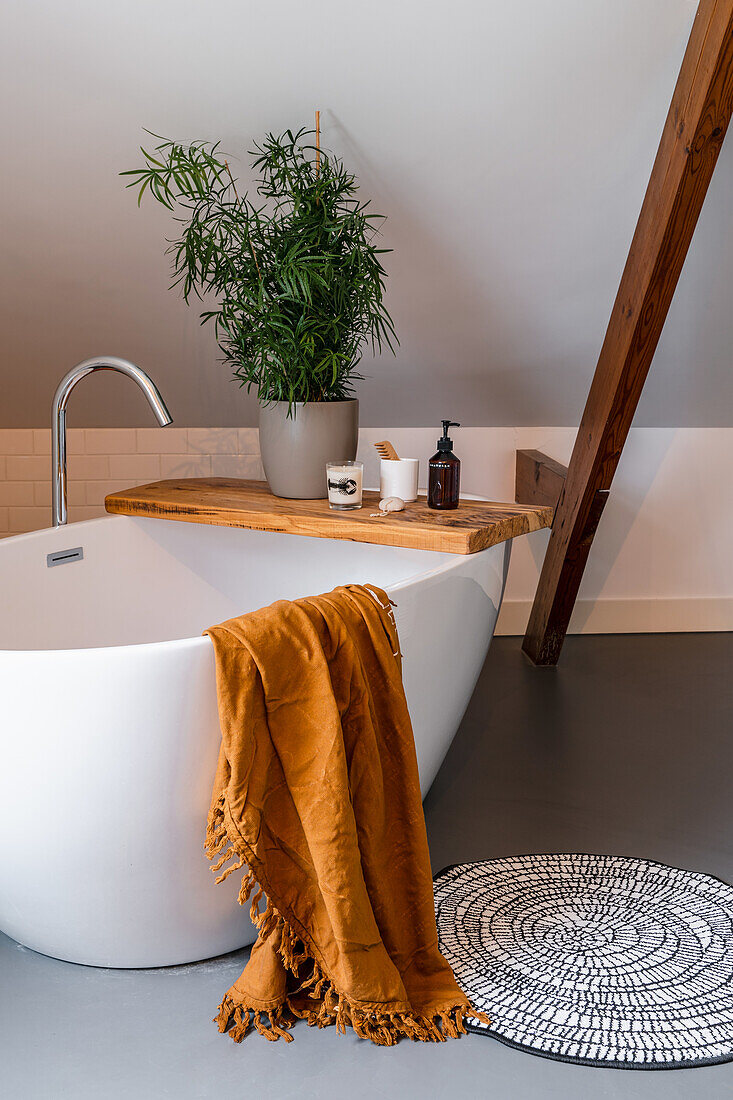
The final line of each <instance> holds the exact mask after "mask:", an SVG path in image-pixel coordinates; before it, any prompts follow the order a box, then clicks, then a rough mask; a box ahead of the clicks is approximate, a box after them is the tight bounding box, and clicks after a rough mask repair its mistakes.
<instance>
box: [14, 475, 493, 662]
mask: <svg viewBox="0 0 733 1100" xmlns="http://www.w3.org/2000/svg"><path fill="white" fill-rule="evenodd" d="M461 497H462V499H465V500H480V499H483V498H481V497H477V496H475V495H474V494H473V493H470V494H469V493H462V494H461ZM137 518H140V519H147V520H149V521H150V522H163V523H176V522H178V523H185V522H186V521H185V520H161V521H158V520H150V517H146V516H140V517H136V516H121V515H112V514H109V515H105V516H97V517H96V518H95V519H87V520H80V521H79V522H77V523H70V524H68V525H65V526H64V527H63V528H60V527H41V528H39V529H38V530H37V531H24V532H22V533H21V534H18V535H11V536H10V538H8V539H2V540H0V550H1V547H2V543H4V542H13V543H14V542H16V540H18V541H20V540H33V539H34V538H40V537H41V536H44V535H47V534H49V533H50V532H53V531H62V530H66V531H69V530H75V531H76V530H79V531H81V530H82V529H88V528H90V527H94V526H98V525H99V524H102V523H108V522H109V521H113V522H114V521H119V520H128V521H129V520H133V521H134V520H135V519H137ZM197 526H200V525H197ZM241 530H252V528H241ZM275 533H276V534H279V535H281V536H282V537H284V538H291V539H300V538H303V537H304V536H303V535H297V534H293V533H291V532H289V531H279V532H275ZM313 537H315V536H313ZM326 541H328V542H342V541H344V540H342V539H328V540H326ZM512 541H513V540H512V539H508V540H507V541H506V542H504V543H496V544H494V545H493V546H487V547H486V549H485V550H479V551H477V552H476V553H475V554H450V555H448V560H447V561H444V562H442V563H441V564H440V565H436V566H434V567H433V568H432V569H425V570H423V571H422V572H421V573H413V574H411V575H410V576H409V577H405V578H404V579H403V580H400V581H396V582H395V584H391V585H388V586H387V587H385V588H384V589H383V591H384V592H386V593H387V595H388V596H391V595H394V594H395V593H399V592H401V591H404V590H405V589H407V588H411V587H413V586H414V585H417V584H419V583H421V582H424V581H426V580H430V579H432V578H435V577H439V576H440V575H441V574H443V573H450V572H452V571H453V570H454V569H457V568H458V567H459V566H460V565H461V564H465V562H466V561H470V560H471V559H472V558H480V557H481V556H482V555H483V554H486V553H487V552H489V551H492V550H496V549H498V548H499V547H501V548H502V553H503V554H504V555H506V554H508V553H510V551H511V545H512ZM387 549H397V548H395V547H387ZM435 552H436V551H433V550H426V551H423V550H415V551H414V553H418V554H421V553H428V554H433V553H435ZM453 559H455V560H453ZM506 567H507V562H506V561H505V562H504V565H503V569H504V573H505V578H504V579H505V580H506ZM502 599H503V586H502ZM263 606H268V605H266V604H265V605H263ZM212 645H213V643H212V641H211V638H209V637H208V635H206V634H200V635H196V634H194V635H190V636H188V637H186V638H162V639H161V640H160V641H157V642H129V643H127V644H126V645H109V646H77V647H59V648H58V649H40V648H39V649H3V648H0V658H7V657H9V656H11V655H12V656H13V657H15V658H17V659H19V660H20V659H22V658H24V657H29V656H33V657H35V658H36V659H37V658H38V655H39V654H44V655H45V654H53V655H54V656H55V657H61V655H62V654H63V655H66V654H68V655H69V656H72V655H73V656H75V657H78V656H79V655H81V654H88V655H90V656H91V655H92V654H99V653H104V654H107V653H109V654H116V653H130V652H133V651H134V652H135V653H142V654H144V653H145V652H152V651H159V650H160V648H161V647H162V646H165V647H166V649H167V650H169V651H171V650H172V651H178V652H185V651H186V650H187V649H195V648H197V647H198V648H200V649H201V650H202V652H203V651H204V649H205V648H206V647H207V646H212Z"/></svg>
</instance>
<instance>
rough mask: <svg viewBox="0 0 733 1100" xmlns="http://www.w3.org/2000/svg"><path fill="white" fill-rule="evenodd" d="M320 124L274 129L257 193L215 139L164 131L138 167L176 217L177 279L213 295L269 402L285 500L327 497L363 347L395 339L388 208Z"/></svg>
mask: <svg viewBox="0 0 733 1100" xmlns="http://www.w3.org/2000/svg"><path fill="white" fill-rule="evenodd" d="M312 134H313V131H311V130H305V129H302V130H299V131H298V132H297V133H295V134H294V133H292V131H290V130H288V131H287V132H286V133H285V134H282V135H281V136H279V137H276V136H274V135H273V134H268V135H267V137H266V138H265V140H264V141H263V142H262V144H261V145H258V146H256V147H255V149H254V151H253V152H252V154H251V155H252V156H253V158H254V160H253V168H254V170H255V174H256V178H257V183H256V195H257V201H253V200H252V199H251V198H250V197H249V195H248V194H247V193H246V192H241V189H239V188H238V187H237V180H236V178H235V177H234V175H233V174H232V172H231V170H230V167H229V162H228V160H227V159H226V158H225V157H223V155H222V154H221V153H220V152H219V143H216V144H212V143H210V142H194V143H193V144H191V145H181V144H179V143H178V142H175V141H168V140H163V141H161V143H160V144H159V145H157V146H156V148H155V149H154V150H153V151H152V152H150V153H148V152H146V151H145V149H142V150H141V151H142V153H143V156H144V158H145V165H144V167H142V168H139V169H135V170H133V171H130V172H123V173H122V175H125V176H131V177H133V178H132V180H131V181H130V183H129V184H128V186H129V187H136V188H137V189H138V204H139V203H140V201H141V200H142V198H143V195H144V194H145V192H146V191H147V192H149V193H150V194H151V195H152V196H153V198H154V199H156V200H157V201H158V202H160V203H162V205H163V206H165V207H167V208H168V209H169V210H171V211H173V212H174V213H175V216H176V219H177V221H178V222H179V224H180V225H181V227H182V228H181V232H180V235H179V236H178V237H177V239H176V240H174V241H172V242H171V243H170V246H169V248H168V250H167V251H168V253H169V254H170V256H171V257H172V266H173V276H174V278H173V285H174V286H180V287H181V289H182V293H183V298H184V300H185V301H186V302H189V301H190V300H191V298H192V297H197V298H203V297H204V296H206V298H207V299H210V300H212V301H213V302H214V304H213V305H212V306H211V307H209V306H208V305H206V303H204V305H206V308H204V309H203V312H202V313H201V320H202V323H205V322H207V321H211V322H213V324H214V327H215V330H216V337H217V342H218V344H219V347H220V349H221V351H222V353H223V356H224V362H226V363H228V364H229V365H230V366H231V367H232V368H233V373H234V377H235V378H236V379H238V380H239V382H240V385H242V386H245V387H246V388H247V390H248V391H249V390H250V389H251V388H252V387H255V388H256V390H257V396H258V398H259V404H260V451H261V454H262V461H263V464H264V467H265V474H266V476H267V479H268V481H269V483H270V488H271V489H272V491H273V493H275V494H276V495H277V496H284V497H325V495H326V478H325V465H326V462H329V461H351V460H352V459H354V458H355V457H356V447H357V442H358V426H359V413H358V409H359V404H358V401H357V400H356V398H355V397H354V395H353V394H354V383H355V382H356V381H357V380H358V379H360V378H361V377H362V375H361V374H359V373H358V366H359V361H360V357H361V351H362V348H363V346H364V344H365V343H366V342H369V343H371V345H372V347H373V348H374V349H378V348H381V347H382V345H383V344H385V345H386V346H387V347H389V348H390V349H392V350H394V349H393V344H392V341H393V340H394V339H396V338H395V333H394V328H393V324H392V320H391V318H390V315H389V313H388V312H387V309H386V307H385V305H384V284H385V272H384V269H383V267H382V264H381V262H380V254H381V253H384V252H386V251H389V250H388V249H383V248H378V247H377V245H376V241H375V238H376V233H377V225H378V223H379V222H380V221H381V219H382V215H379V214H374V213H372V212H371V211H369V210H368V205H369V204H368V203H367V202H362V201H360V200H359V199H357V198H356V192H357V188H358V185H357V181H356V178H355V177H354V175H353V174H352V173H351V172H348V171H347V170H346V169H345V168H344V165H343V164H342V162H341V161H340V160H339V159H338V158H336V157H335V156H332V155H330V154H327V153H325V152H322V151H321V149H320V146H319V145H318V144H317V145H315V146H314V145H311V144H309V139H310V136H311V135H312Z"/></svg>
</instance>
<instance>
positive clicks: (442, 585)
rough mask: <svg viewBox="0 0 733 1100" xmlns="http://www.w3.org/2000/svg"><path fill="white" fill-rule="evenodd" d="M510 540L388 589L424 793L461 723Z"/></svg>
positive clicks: (497, 603) (488, 635) (500, 590)
mask: <svg viewBox="0 0 733 1100" xmlns="http://www.w3.org/2000/svg"><path fill="white" fill-rule="evenodd" d="M510 554H511V542H505V543H501V544H500V545H499V546H492V547H489V549H488V550H483V551H481V552H480V553H478V554H470V555H466V556H465V557H464V556H462V557H460V558H458V559H457V560H456V562H455V563H451V565H450V566H449V567H448V568H444V569H438V570H435V571H434V572H432V573H427V574H425V576H423V577H418V578H416V579H415V580H414V581H409V582H407V583H405V584H402V585H395V586H394V587H393V588H390V589H389V594H390V598H391V599H392V600H393V602H394V604H395V608H394V612H395V620H396V622H397V629H398V632H399V637H400V647H401V649H402V656H403V664H402V677H403V680H404V684H405V694H406V695H407V703H408V706H409V708H410V717H411V719H412V726H413V730H414V733H415V747H416V749H417V760H418V767H419V769H420V788H421V791H422V796H423V798H424V797H425V795H426V794H427V792H428V790H429V788H430V786H431V784H432V782H433V780H434V779H435V776H436V774H437V772H438V768H439V767H440V765H441V764H442V762H443V759H444V757H445V755H446V753H447V752H448V749H449V748H450V744H451V741H452V740H453V738H454V737H455V734H456V731H457V730H458V727H459V726H460V724H461V720H462V718H463V715H464V713H465V711H466V707H467V706H468V704H469V702H470V700H471V696H472V695H473V690H474V688H475V686H476V681H477V680H478V677H479V673H480V672H481V669H482V668H483V664H484V661H485V660H486V654H487V653H488V650H489V645H490V644H491V639H492V637H493V634H494V628H495V626H496V619H497V616H498V614H499V608H500V607H501V601H502V597H503V595H504V586H505V584H506V576H507V570H508V568H509V558H510Z"/></svg>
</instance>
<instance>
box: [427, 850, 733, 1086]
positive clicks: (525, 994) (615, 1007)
mask: <svg viewBox="0 0 733 1100" xmlns="http://www.w3.org/2000/svg"><path fill="white" fill-rule="evenodd" d="M435 907H436V916H437V922H438V935H439V939H440V948H441V951H442V952H443V954H444V956H445V958H446V959H447V960H448V962H449V963H450V965H451V966H452V967H453V971H454V973H455V975H456V978H457V979H458V983H459V985H460V986H461V987H462V989H463V990H464V992H465V993H466V994H467V995H468V996H469V998H470V999H471V1001H472V1002H473V1004H475V1005H476V1007H477V1008H480V1009H481V1010H482V1011H484V1012H486V1013H487V1014H488V1015H489V1016H490V1018H491V1026H490V1027H488V1028H487V1027H485V1026H484V1025H479V1024H477V1025H475V1026H471V1030H472V1031H476V1032H479V1033H484V1034H488V1035H492V1036H493V1037H494V1038H496V1039H500V1040H501V1041H502V1042H505V1043H508V1044H510V1045H512V1046H516V1047H519V1048H521V1049H523V1050H526V1051H529V1052H531V1053H534V1054H539V1055H543V1056H545V1057H547V1058H555V1059H559V1060H561V1061H571V1062H579V1063H584V1064H590V1065H597V1066H615V1067H621V1068H628V1069H663V1068H669V1069H671V1068H684V1067H689V1066H694V1065H710V1064H712V1063H714V1062H724V1061H729V1060H731V1059H733V889H731V887H730V886H728V885H727V884H726V883H724V882H721V881H720V880H719V879H716V878H712V877H710V876H708V875H703V874H698V873H695V872H692V871H683V870H680V869H678V868H675V867H667V866H665V865H663V864H660V863H654V862H652V861H649V860H642V859H630V858H626V857H621V856H597V855H524V856H513V857H509V858H505V859H495V860H487V861H484V862H480V863H463V864H458V865H456V866H454V867H449V868H447V869H446V870H445V871H443V872H441V873H440V874H439V875H437V876H436V879H435Z"/></svg>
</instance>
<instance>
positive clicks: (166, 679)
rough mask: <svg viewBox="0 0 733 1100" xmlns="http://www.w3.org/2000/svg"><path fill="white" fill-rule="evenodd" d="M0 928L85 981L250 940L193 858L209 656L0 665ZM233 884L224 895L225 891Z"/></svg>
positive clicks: (204, 798) (189, 649) (210, 709)
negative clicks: (92, 970)
mask: <svg viewBox="0 0 733 1100" xmlns="http://www.w3.org/2000/svg"><path fill="white" fill-rule="evenodd" d="M0 698H2V699H3V705H4V712H5V714H4V718H5V720H4V722H3V726H2V732H1V734H0V741H1V742H2V747H1V752H2V759H3V764H4V766H3V768H2V769H0V928H2V929H3V931H5V932H6V933H7V934H8V935H10V936H12V937H13V938H15V939H17V940H18V941H19V942H21V943H23V944H24V945H26V946H28V947H31V948H33V949H34V950H37V951H40V952H42V953H44V954H49V955H54V956H57V957H59V958H63V959H67V960H69V961H72V962H79V963H86V964H90V965H95V966H116V967H138V966H143V967H144V966H165V965H172V964H175V963H182V962H191V961H193V960H195V959H201V958H207V957H211V956H214V955H219V954H222V953H224V952H226V951H231V950H233V949H235V948H238V947H241V946H244V945H245V944H247V943H250V942H252V940H253V938H254V930H253V928H252V925H251V923H250V921H249V919H248V917H246V915H245V911H244V910H243V909H241V908H240V907H239V906H238V905H237V900H236V899H237V891H238V876H236V875H232V876H231V878H230V879H229V880H227V882H225V883H222V884H221V885H219V886H215V884H214V880H213V876H212V875H211V872H210V870H209V865H208V862H207V859H206V856H205V854H204V852H203V839H204V835H203V834H204V828H205V823H206V815H207V811H208V807H209V799H210V796H211V785H212V782H213V776H214V771H215V767H216V760H217V755H218V750H219V743H220V734H219V725H218V716H217V708H216V687H215V678H214V660H213V649H212V646H211V643H210V642H209V640H208V639H207V638H201V639H194V640H192V641H191V643H185V644H181V643H173V644H171V645H156V646H131V647H125V648H117V649H109V650H103V649H100V650H76V651H51V652H38V653H28V652H19V653H13V652H7V651H6V652H4V653H2V654H1V655H0ZM235 880H237V881H235Z"/></svg>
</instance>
